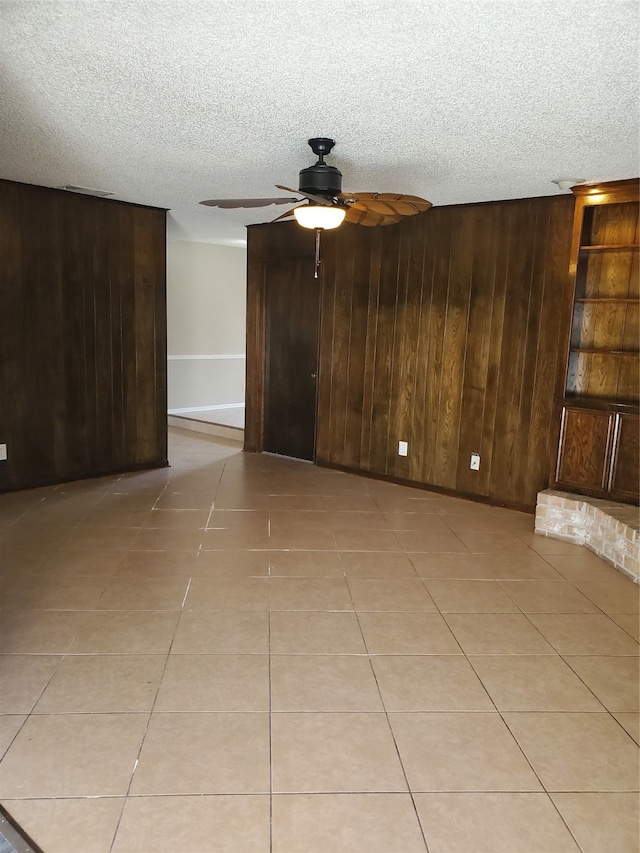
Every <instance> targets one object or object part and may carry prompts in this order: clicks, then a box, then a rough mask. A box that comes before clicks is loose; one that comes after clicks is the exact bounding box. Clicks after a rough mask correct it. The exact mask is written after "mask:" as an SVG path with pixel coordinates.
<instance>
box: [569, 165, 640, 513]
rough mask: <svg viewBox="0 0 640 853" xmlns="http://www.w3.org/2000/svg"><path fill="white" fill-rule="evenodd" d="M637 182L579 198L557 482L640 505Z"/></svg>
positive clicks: (580, 191)
mask: <svg viewBox="0 0 640 853" xmlns="http://www.w3.org/2000/svg"><path fill="white" fill-rule="evenodd" d="M638 187H639V184H638V181H637V180H632V181H615V182H612V183H608V184H601V185H599V186H577V187H574V188H573V193H574V195H575V196H576V207H575V216H574V227H573V240H572V248H571V262H570V274H571V276H572V278H573V282H574V290H573V298H572V305H571V328H570V330H569V335H568V341H567V360H566V370H565V373H564V392H563V397H562V400H561V401H560V406H559V416H560V417H559V420H560V440H559V446H558V454H557V461H556V466H555V470H554V472H553V479H554V482H555V485H557V486H558V487H561V488H565V489H570V490H573V491H578V492H583V493H585V494H592V495H598V496H610V497H612V498H615V499H617V500H625V501H637V500H638V490H639V482H638V481H639V476H638V468H639V459H638V452H639V449H640V443H639V440H638V428H639V425H640V421H639V420H638V399H639V389H640V369H639V368H640V285H639V261H640V256H639V254H638V249H639V248H640V227H639V217H638V201H639V197H640V196H639V192H638Z"/></svg>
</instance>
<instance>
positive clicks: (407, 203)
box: [342, 193, 432, 216]
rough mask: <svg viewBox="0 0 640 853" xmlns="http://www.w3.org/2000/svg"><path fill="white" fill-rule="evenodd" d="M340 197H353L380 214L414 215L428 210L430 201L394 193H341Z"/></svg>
mask: <svg viewBox="0 0 640 853" xmlns="http://www.w3.org/2000/svg"><path fill="white" fill-rule="evenodd" d="M342 197H345V198H355V199H356V201H357V202H358V203H359V204H362V205H363V206H365V207H366V208H367V209H368V210H371V211H373V212H375V213H380V214H382V215H385V216H387V215H391V216H415V215H416V213H422V212H423V211H425V210H429V208H430V207H431V206H432V205H431V202H430V201H427V200H426V199H424V198H419V197H418V196H416V195H397V194H394V193H352V194H351V195H349V194H348V193H343V194H342Z"/></svg>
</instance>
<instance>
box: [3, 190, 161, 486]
mask: <svg viewBox="0 0 640 853" xmlns="http://www.w3.org/2000/svg"><path fill="white" fill-rule="evenodd" d="M165 218H166V213H165V211H164V210H158V209H156V208H148V207H141V206H138V205H132V204H125V203H122V202H115V201H108V200H104V199H97V198H93V197H89V196H82V195H78V194H74V193H68V192H64V191H60V190H53V189H48V188H45V187H37V186H31V185H27V184H18V183H13V182H9V181H0V292H1V300H2V301H1V303H0V395H1V396H0V442H2V443H6V444H7V448H8V459H7V461H6V462H0V489H3V490H7V489H19V488H26V487H30V486H36V485H42V484H45V483H53V482H61V481H65V480H71V479H77V478H82V477H89V476H95V475H99V474H105V473H111V472H118V471H126V470H133V469H136V468H142V467H154V466H162V465H166V462H167V427H166V423H167V408H166V293H165V283H166V225H165Z"/></svg>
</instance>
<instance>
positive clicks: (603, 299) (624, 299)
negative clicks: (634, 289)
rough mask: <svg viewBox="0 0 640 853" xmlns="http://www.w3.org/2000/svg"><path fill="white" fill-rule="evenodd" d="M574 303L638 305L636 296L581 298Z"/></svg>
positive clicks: (639, 298) (638, 299) (638, 300)
mask: <svg viewBox="0 0 640 853" xmlns="http://www.w3.org/2000/svg"><path fill="white" fill-rule="evenodd" d="M574 301H575V302H623V303H624V302H626V303H628V304H630V305H639V304H640V297H638V296H581V297H579V298H577V299H575V300H574Z"/></svg>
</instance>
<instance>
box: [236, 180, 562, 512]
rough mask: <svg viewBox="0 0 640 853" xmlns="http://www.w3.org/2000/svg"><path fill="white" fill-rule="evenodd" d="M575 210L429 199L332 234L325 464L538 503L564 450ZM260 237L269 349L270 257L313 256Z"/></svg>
mask: <svg viewBox="0 0 640 853" xmlns="http://www.w3.org/2000/svg"><path fill="white" fill-rule="evenodd" d="M573 204H574V201H573V198H571V197H566V196H562V197H554V198H539V199H525V200H518V201H508V202H496V203H487V204H477V205H464V206H455V207H442V208H433V209H431V210H430V211H428V212H426V213H424V214H420V215H419V216H416V217H413V218H412V219H407V220H405V221H404V222H401V223H399V224H397V225H393V226H387V227H384V228H363V227H360V226H355V225H345V226H343V227H342V228H340V229H339V230H338V231H336V232H335V233H327V234H324V235H323V238H322V239H323V264H322V280H321V286H322V297H321V298H322V325H321V335H320V371H319V389H318V427H317V441H316V461H317V462H318V463H319V464H328V465H335V466H339V467H344V468H349V469H352V470H360V471H365V472H370V473H372V474H375V475H379V476H383V477H389V478H394V479H400V480H406V481H411V482H415V483H417V484H422V485H427V486H432V487H436V488H440V489H443V490H447V491H450V492H455V493H460V494H464V495H470V496H477V497H479V498H483V499H488V500H491V501H493V502H496V503H505V504H510V505H515V506H521V507H533V506H534V505H535V500H536V494H537V492H538V491H540V490H541V489H543V488H545V487H546V486H547V485H548V477H549V469H550V463H551V458H552V456H553V455H555V452H556V448H555V446H554V447H553V448H552V447H551V442H550V433H551V418H552V412H553V404H554V387H555V383H556V377H557V373H558V370H559V368H560V364H561V362H562V361H563V359H564V357H565V354H564V352H563V351H562V341H563V335H562V330H563V328H564V327H565V326H566V324H567V323H569V322H570V318H569V317H568V316H566V305H567V293H568V288H569V278H568V265H569V249H570V240H571V226H572V215H573ZM249 231H250V234H251V236H250V240H249V266H248V299H249V305H250V306H252V307H250V312H249V313H250V317H249V322H250V326H249V331H250V335H251V334H252V335H253V337H254V338H255V339H256V341H257V342H258V343H260V334H261V332H260V330H259V327H260V322H261V320H260V304H261V299H262V297H261V295H260V292H261V288H262V286H263V285H262V277H261V274H260V269H261V267H264V264H265V262H266V261H265V259H267V258H268V259H269V261H268V262H269V263H277V258H278V257H287V256H289V257H290V256H292V255H298V256H304V255H311V254H312V251H313V242H312V241H313V235H312V234H308V233H305V232H303V231H302V229H300V228H298V227H297V226H296V225H295V224H278V225H266V226H254V227H252V228H250V229H249ZM311 263H312V261H311V260H310V264H311ZM319 286H320V285H319ZM247 357H248V369H247V370H248V373H247V380H248V382H247V423H248V426H249V430H248V432H249V436H250V439H251V442H252V446H251V447H250V449H256V450H259V449H261V447H260V426H259V418H258V416H257V412H258V411H259V410H260V406H261V402H260V398H259V390H260V389H259V382H260V380H259V374H260V371H261V369H262V368H261V364H260V363H259V357H260V352H259V347H255V348H253V349H252V348H251V346H249V347H248V352H247ZM254 377H257V381H254ZM252 419H255V424H254V427H252V426H250V420H252ZM252 430H253V431H252ZM399 440H403V441H407V442H408V444H409V454H408V456H407V457H401V456H398V453H397V451H398V441H399ZM471 453H479V454H480V456H481V465H480V470H479V471H471V470H470V468H469V461H470V456H471Z"/></svg>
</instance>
